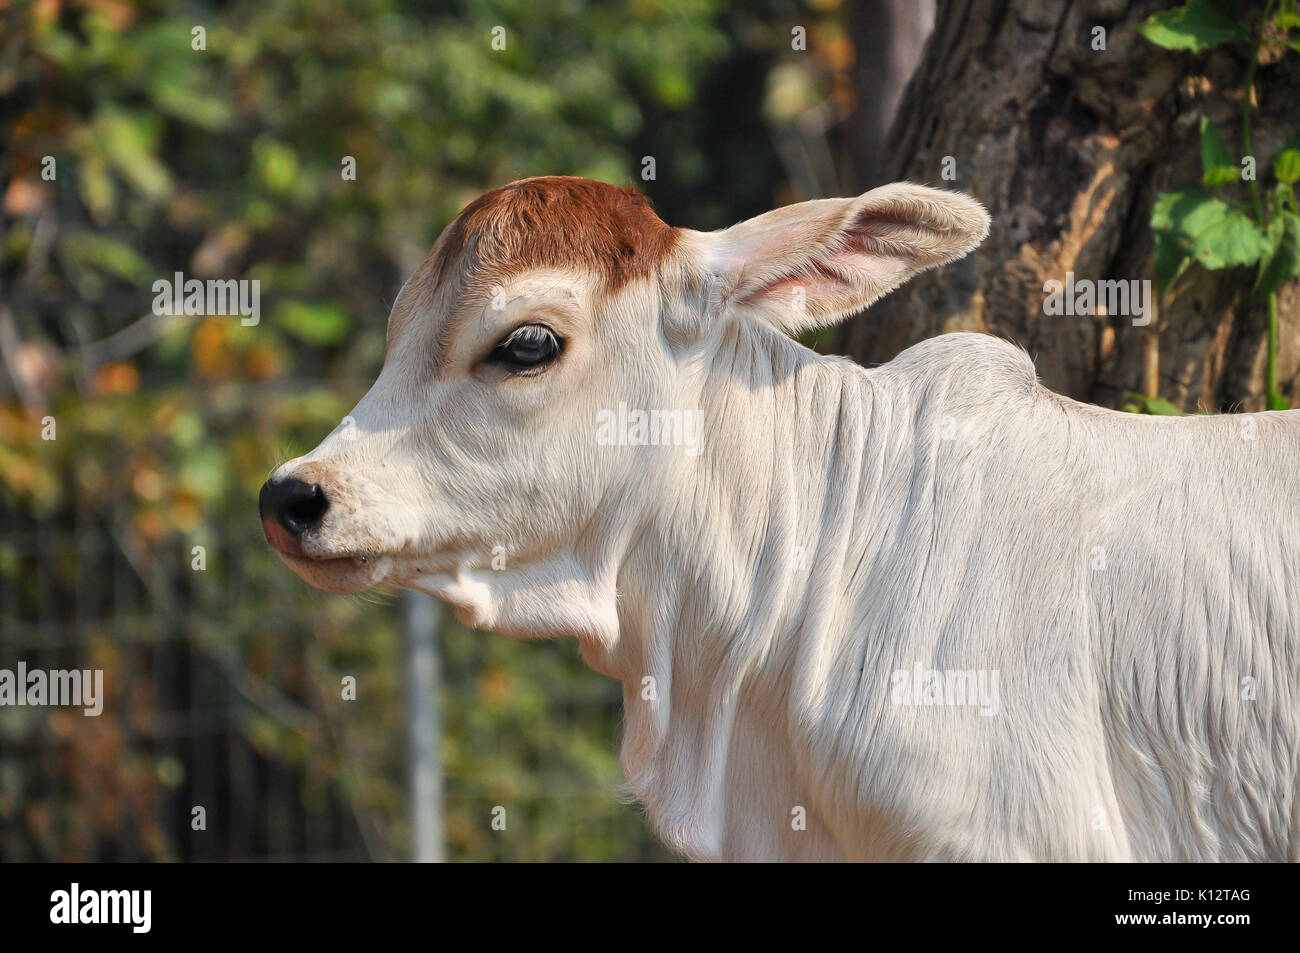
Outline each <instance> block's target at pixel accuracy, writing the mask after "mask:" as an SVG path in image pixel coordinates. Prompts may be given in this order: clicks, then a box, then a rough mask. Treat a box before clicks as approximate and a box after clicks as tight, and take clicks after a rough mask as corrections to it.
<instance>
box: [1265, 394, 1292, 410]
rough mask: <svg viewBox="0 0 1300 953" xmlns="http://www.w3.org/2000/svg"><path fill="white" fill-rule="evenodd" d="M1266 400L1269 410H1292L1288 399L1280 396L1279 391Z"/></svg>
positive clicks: (1269, 395)
mask: <svg viewBox="0 0 1300 953" xmlns="http://www.w3.org/2000/svg"><path fill="white" fill-rule="evenodd" d="M1264 399H1265V407H1267V408H1268V409H1269V410H1290V409H1291V405H1290V404H1289V403H1287V399H1286V398H1285V397H1283V396H1282V395H1281V394H1279V393H1278V392H1277V391H1272V392H1271V393H1269V394H1268V396H1267V397H1265V398H1264Z"/></svg>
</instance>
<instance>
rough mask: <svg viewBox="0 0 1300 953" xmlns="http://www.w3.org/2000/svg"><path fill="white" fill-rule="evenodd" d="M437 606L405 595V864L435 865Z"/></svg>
mask: <svg viewBox="0 0 1300 953" xmlns="http://www.w3.org/2000/svg"><path fill="white" fill-rule="evenodd" d="M439 615H440V606H439V605H438V603H437V602H436V601H435V600H434V599H433V598H432V597H431V596H427V595H425V594H424V593H422V592H416V591H415V590H407V592H406V595H405V617H406V620H405V621H406V626H405V628H406V705H407V708H406V710H407V721H408V722H409V737H410V749H411V757H410V762H411V774H410V782H409V785H408V796H409V798H410V810H411V835H412V844H411V859H412V860H414V861H415V862H416V863H440V862H442V860H443V859H444V858H443V847H442V832H443V818H442V759H441V748H440V746H441V743H442V724H441V719H440V717H439V712H438V701H439V689H440V687H441V673H440V665H439V659H438V617H439Z"/></svg>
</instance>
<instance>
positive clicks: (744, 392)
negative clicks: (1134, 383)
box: [262, 179, 1300, 860]
mask: <svg viewBox="0 0 1300 953" xmlns="http://www.w3.org/2000/svg"><path fill="white" fill-rule="evenodd" d="M987 224H988V222H987V216H986V215H984V213H983V210H982V209H980V208H979V206H978V205H976V204H975V203H973V202H972V201H971V200H969V199H967V198H965V197H963V196H959V195H954V194H951V193H945V192H936V191H934V190H930V189H924V188H922V187H919V186H911V185H895V186H886V187H884V188H882V189H878V190H875V191H873V192H869V193H867V194H866V195H864V196H860V197H858V198H856V199H836V200H823V201H819V202H809V203H803V204H802V205H797V206H791V207H788V208H785V209H779V210H777V211H775V212H771V213H768V214H767V215H764V216H759V217H758V218H756V219H752V220H750V221H749V222H744V223H741V224H740V225H737V226H735V227H734V228H732V229H727V230H725V231H723V232H719V233H709V234H705V233H698V232H689V231H685V230H680V229H668V228H667V226H664V225H662V223H659V222H658V220H657V219H655V218H654V217H653V214H652V213H649V212H648V210H647V209H646V207H645V206H644V204H643V203H640V202H639V201H638V200H637V199H636V198H635V196H633V195H631V194H630V193H626V192H623V191H621V190H615V189H612V188H611V187H608V186H600V185H598V184H597V183H588V182H584V181H583V180H569V179H541V180H525V181H524V182H522V183H515V184H514V185H512V186H509V187H507V188H505V189H502V190H498V192H495V193H489V194H488V195H487V196H485V197H484V199H482V200H480V201H479V202H476V203H474V204H473V205H471V207H470V208H469V209H467V210H466V212H465V213H463V214H462V216H461V217H460V218H459V219H458V220H457V222H456V223H454V224H453V225H452V226H451V227H449V229H448V231H447V233H445V234H444V236H443V238H442V239H440V240H439V243H438V245H437V246H435V249H434V251H433V253H432V254H431V255H430V258H429V261H428V262H426V264H425V266H424V267H422V269H421V270H420V272H418V273H417V275H416V276H415V277H414V278H412V280H411V281H410V282H408V284H407V286H406V287H405V288H404V289H403V291H402V293H401V295H400V296H399V298H398V301H397V303H396V305H395V306H394V311H393V316H392V318H391V319H390V323H389V349H388V355H387V358H386V361H385V365H384V369H383V371H382V373H381V374H380V377H379V380H378V381H377V382H376V384H375V386H374V388H372V389H371V391H370V392H369V393H368V394H367V395H366V396H365V397H364V398H363V399H362V401H361V403H359V404H358V406H357V408H356V409H355V410H354V411H353V413H352V415H350V418H349V422H348V424H347V426H345V427H341V428H340V430H339V431H336V432H335V433H334V434H332V435H331V436H330V437H328V438H327V439H326V440H325V441H324V442H322V444H321V445H320V446H319V447H317V448H316V449H315V450H313V451H312V452H311V453H310V454H307V455H306V456H304V457H301V458H298V459H296V460H292V461H289V462H288V463H286V464H284V465H283V466H282V467H281V468H280V469H279V470H277V472H276V473H275V474H274V475H273V477H272V480H271V481H269V482H268V485H267V488H266V490H264V493H263V500H262V510H263V520H264V522H265V523H266V526H267V536H268V539H269V540H270V541H271V542H272V544H273V545H275V546H276V548H277V549H278V550H279V551H280V552H281V554H282V555H283V556H284V558H285V560H286V562H288V563H289V565H290V566H291V567H292V568H293V569H294V570H295V571H297V572H298V573H299V574H300V575H302V576H303V577H304V578H306V579H307V580H308V581H310V582H312V583H313V584H315V585H318V586H321V587H322V588H327V589H332V590H335V591H355V590H358V589H362V588H365V587H367V586H370V585H376V584H383V585H396V586H401V585H407V586H413V587H416V588H419V589H422V590H424V591H427V592H430V593H432V594H434V595H436V596H438V597H439V598H441V599H444V600H446V601H447V602H449V603H451V604H452V605H454V606H455V607H456V609H457V611H458V614H459V615H460V617H461V619H462V620H463V621H465V622H466V623H467V624H469V625H471V626H474V627H477V628H482V629H487V630H491V631H495V632H500V633H503V634H506V635H512V636H518V637H549V636H555V635H573V636H576V637H577V638H578V640H579V642H580V645H581V648H582V652H583V656H584V658H585V659H586V660H587V662H588V663H589V664H590V665H591V666H592V667H594V668H596V669H597V670H598V671H601V672H603V673H605V674H607V675H609V676H611V677H613V678H616V679H618V680H620V681H621V682H622V683H623V685H624V703H625V709H626V736H625V740H624V746H623V754H622V760H623V766H624V771H625V774H626V777H627V784H628V788H629V790H630V791H631V793H632V794H633V795H634V796H635V797H636V798H638V799H640V800H641V801H642V802H643V803H644V804H645V806H646V809H647V811H648V813H649V815H650V818H651V819H652V821H653V822H654V824H655V827H656V828H657V830H658V831H659V832H660V833H661V835H662V836H663V837H664V838H665V839H666V840H667V841H668V842H669V843H670V844H672V845H673V846H674V847H675V848H677V849H678V850H680V851H681V852H682V853H684V854H685V855H686V856H688V857H691V858H694V859H700V860H711V859H740V860H781V859H791V860H819V859H824V860H842V859H871V860H929V859H935V860H1262V859H1268V860H1280V859H1296V857H1297V854H1298V852H1300V802H1298V800H1297V780H1298V778H1300V773H1298V772H1300V738H1298V735H1300V670H1298V668H1300V633H1298V632H1297V628H1298V623H1297V620H1300V581H1297V575H1296V571H1295V570H1296V567H1297V565H1300V560H1298V557H1300V552H1297V551H1298V550H1300V516H1297V514H1296V512H1295V509H1294V507H1291V506H1289V505H1288V500H1289V499H1290V493H1289V490H1290V489H1291V486H1292V484H1293V482H1294V474H1295V473H1296V472H1297V470H1298V469H1300V412H1289V413H1270V414H1255V415H1238V416H1228V417H1191V418H1177V419H1174V418H1151V417H1139V416H1135V415H1128V414H1121V413H1117V412H1113V411H1107V410H1102V409H1099V408H1095V407H1089V406H1087V405H1083V404H1079V403H1076V402H1074V401H1071V400H1068V399H1066V398H1063V397H1061V396H1059V395H1056V394H1053V393H1051V392H1050V391H1047V390H1046V389H1044V388H1043V387H1041V386H1040V385H1039V384H1038V382H1037V380H1036V377H1035V374H1034V370H1033V367H1032V364H1031V363H1030V361H1029V359H1028V357H1027V356H1026V355H1025V354H1024V353H1023V352H1021V351H1019V350H1018V349H1016V348H1015V347H1013V346H1012V345H1010V344H1007V343H1005V342H1001V341H998V340H996V339H993V338H990V337H987V336H982V335H972V334H950V335H944V336H942V337H939V338H936V339H934V340H931V341H927V342H924V343H922V344H920V345H917V346H916V347H913V348H911V349H910V350H908V351H906V352H904V353H903V354H902V355H900V356H899V357H898V358H897V359H896V360H895V361H893V362H891V363H889V364H887V365H884V366H882V367H879V368H875V369H871V370H867V369H864V368H861V367H859V366H857V365H854V364H852V363H850V362H848V361H845V360H842V359H838V358H828V357H823V356H820V355H817V354H815V353H813V352H811V351H809V350H807V349H806V348H803V347H801V346H800V345H799V344H797V343H796V342H795V341H794V340H792V339H791V337H790V335H792V334H796V333H798V332H800V331H802V330H805V329H807V328H810V327H814V326H817V325H819V324H826V323H829V322H831V321H834V320H839V319H841V318H843V317H844V316H846V315H848V314H851V313H854V312H856V311H858V310H860V309H861V308H863V307H865V306H866V305H868V304H869V303H870V302H871V301H872V300H874V299H875V298H876V297H878V296H879V295H881V294H884V293H886V292H887V291H889V290H890V289H891V288H893V287H894V286H896V285H897V284H898V283H900V282H901V281H903V280H905V279H906V278H907V277H908V276H909V275H911V274H913V273H915V272H916V271H918V270H921V269H923V268H926V267H932V266H934V265H936V264H940V263H942V262H945V261H949V260H952V259H954V258H958V257H960V256H961V255H963V254H965V253H966V252H968V251H969V250H970V249H971V248H973V247H975V245H976V244H978V242H979V241H980V239H981V238H982V237H983V234H984V232H985V230H986V228H987ZM566 256H569V258H566ZM628 407H630V408H634V409H637V408H639V409H644V410H646V411H650V412H652V417H651V419H681V417H680V415H683V414H686V415H696V416H692V417H690V419H691V420H698V421H699V425H698V436H699V440H698V441H692V442H691V444H690V446H688V447H682V446H678V445H674V443H673V441H671V440H659V439H643V437H644V435H641V438H636V439H630V440H629V439H617V440H609V439H606V438H605V437H599V438H598V436H597V435H598V434H600V433H602V430H601V427H602V423H601V422H602V421H604V422H606V423H608V421H609V420H611V419H613V417H614V416H617V419H619V420H620V421H621V420H623V419H624V417H625V416H626V415H625V414H624V409H625V408H628ZM614 408H619V413H618V415H614V414H613V410H614ZM654 412H660V413H658V414H657V416H655V415H654ZM674 415H677V416H676V417H674Z"/></svg>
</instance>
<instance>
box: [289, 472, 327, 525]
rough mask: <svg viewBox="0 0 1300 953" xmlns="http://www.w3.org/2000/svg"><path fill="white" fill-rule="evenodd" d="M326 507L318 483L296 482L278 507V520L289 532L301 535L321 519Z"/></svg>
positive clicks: (322, 492) (323, 494)
mask: <svg viewBox="0 0 1300 953" xmlns="http://www.w3.org/2000/svg"><path fill="white" fill-rule="evenodd" d="M295 482H296V481H295ZM328 507H329V502H328V501H327V500H326V499H325V493H324V491H323V490H321V488H320V484H319V483H312V484H311V485H308V484H306V483H298V485H297V486H296V487H294V489H293V492H292V493H291V494H290V495H289V496H288V498H287V499H286V500H285V502H284V504H283V505H282V506H281V507H280V522H281V523H283V524H284V528H285V529H287V530H288V531H289V532H291V533H293V534H294V535H295V536H301V535H302V534H303V533H305V532H307V530H309V529H311V528H312V527H313V526H315V525H317V524H318V523H319V522H320V521H321V518H322V517H323V516H324V515H325V510H326V509H327V508H328Z"/></svg>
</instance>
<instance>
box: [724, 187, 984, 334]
mask: <svg viewBox="0 0 1300 953" xmlns="http://www.w3.org/2000/svg"><path fill="white" fill-rule="evenodd" d="M988 229H989V215H988V212H986V211H985V210H984V207H983V206H982V205H980V204H979V203H978V202H976V201H975V200H974V199H972V198H970V197H969V196H967V195H962V194H961V193H959V192H943V191H940V190H938V189H931V188H926V187H925V186H923V185H912V184H911V183H909V182H896V183H894V184H893V185H885V186H881V187H880V188H878V189H872V190H871V191H870V192H867V193H866V194H865V195H859V196H858V197H857V198H852V199H817V200H815V201H811V202H800V203H799V204H797V205H788V206H786V207H785V208H779V209H776V210H774V211H771V212H767V213H765V214H763V215H759V216H757V217H756V218H751V219H749V220H747V221H744V222H741V223H740V224H738V225H733V226H732V227H731V228H728V229H726V230H724V231H722V232H717V233H715V235H714V238H715V240H716V241H715V244H714V246H713V252H714V254H713V261H712V268H711V271H712V272H713V274H714V276H715V278H714V280H715V282H717V285H718V287H717V292H718V293H720V297H715V298H714V300H713V303H714V304H715V305H718V306H721V307H723V308H726V309H732V310H735V311H737V312H741V313H749V314H751V315H752V316H754V317H758V318H760V319H762V320H764V321H767V322H768V323H770V324H772V325H774V326H776V327H778V328H780V329H781V330H783V331H785V332H787V333H789V334H798V333H799V332H801V331H805V330H808V329H809V328H814V327H818V326H822V325H827V324H832V323H834V322H836V321H841V320H843V319H844V318H846V317H848V316H849V315H851V314H855V313H856V312H858V311H861V310H862V309H863V308H865V307H866V306H867V305H869V304H871V302H873V301H875V300H876V299H877V298H879V297H880V296H881V295H884V294H887V293H888V292H890V291H892V290H894V289H895V288H896V287H898V286H899V285H900V284H902V283H903V282H904V281H906V280H907V279H908V278H910V277H912V275H915V274H916V273H917V272H920V271H924V270H925V269H927V268H933V267H934V266H935V265H942V264H943V263H944V262H949V261H952V260H953V259H955V258H960V257H962V256H963V255H965V254H966V253H968V252H969V251H971V250H972V249H974V248H975V247H976V246H977V245H979V243H980V242H981V241H983V240H984V236H985V235H987V234H988Z"/></svg>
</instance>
